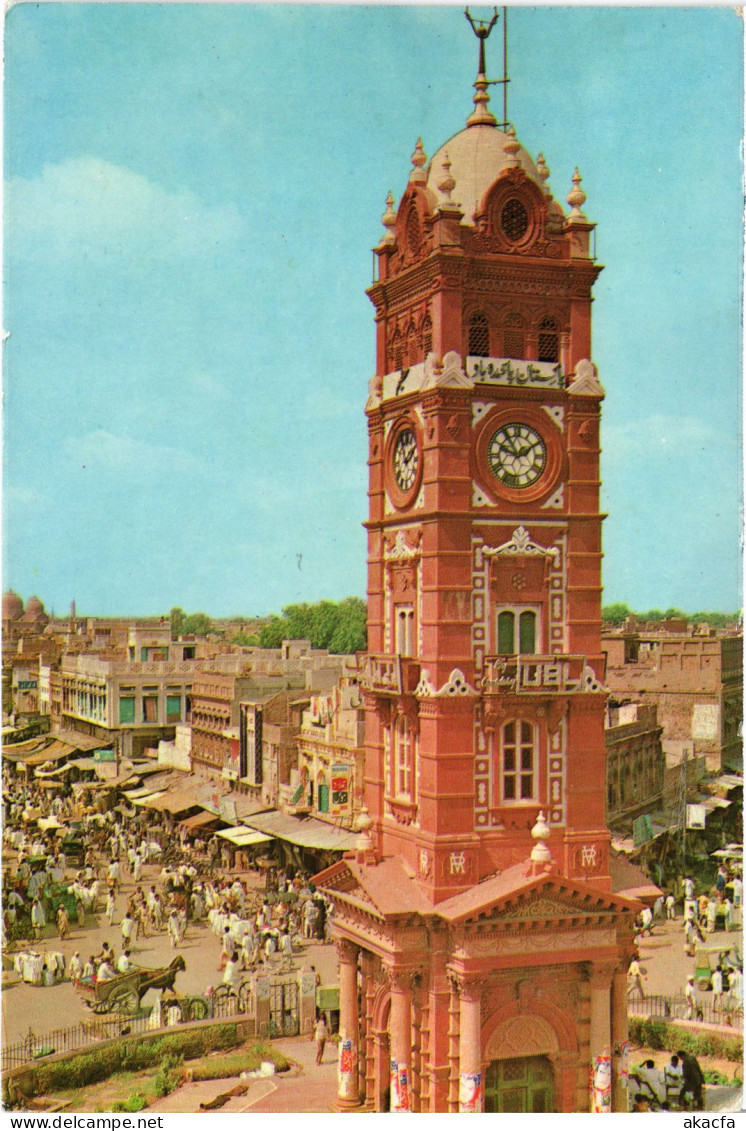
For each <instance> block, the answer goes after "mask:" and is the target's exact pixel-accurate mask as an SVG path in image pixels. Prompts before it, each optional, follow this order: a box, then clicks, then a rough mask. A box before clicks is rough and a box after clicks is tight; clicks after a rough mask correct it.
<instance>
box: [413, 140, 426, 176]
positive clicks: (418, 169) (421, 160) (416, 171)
mask: <svg viewBox="0 0 746 1131" xmlns="http://www.w3.org/2000/svg"><path fill="white" fill-rule="evenodd" d="M411 161H412V165H413V166H414V168H413V169H412V172H411V173H410V174H409V179H410V181H415V182H417V183H419V184H424V183H425V181H426V180H427V173H426V172H425V170H424V168H423V166H424V165H426V164H427V154H426V153H425V150H424V149H423V148H422V138H421V137H418V138H417V144H416V145H415V147H414V153H413V154H412V157H411Z"/></svg>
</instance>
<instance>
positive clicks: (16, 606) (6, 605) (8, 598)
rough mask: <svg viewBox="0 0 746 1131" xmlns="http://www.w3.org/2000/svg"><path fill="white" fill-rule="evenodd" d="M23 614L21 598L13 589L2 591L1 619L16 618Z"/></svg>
mask: <svg viewBox="0 0 746 1131" xmlns="http://www.w3.org/2000/svg"><path fill="white" fill-rule="evenodd" d="M22 615H23V600H22V599H21V598H20V597H19V596H18V594H17V593H16V592H15V591H14V590H13V589H9V590H8V592H7V593H3V620H16V618H17V617H20V616H22Z"/></svg>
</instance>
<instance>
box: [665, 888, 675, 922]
mask: <svg viewBox="0 0 746 1131" xmlns="http://www.w3.org/2000/svg"><path fill="white" fill-rule="evenodd" d="M666 918H667V919H675V918H676V900H675V899H674V897H673V892H669V893H668V895H667V896H666Z"/></svg>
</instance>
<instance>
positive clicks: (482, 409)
mask: <svg viewBox="0 0 746 1131" xmlns="http://www.w3.org/2000/svg"><path fill="white" fill-rule="evenodd" d="M491 408H492V405H489V404H484V403H483V402H482V401H472V405H471V422H472V425H474V424H477V423H478V422H479V421H480V420H481V419H482V417H483V416H484V414H485V413H486V412H489V410H490V409H491Z"/></svg>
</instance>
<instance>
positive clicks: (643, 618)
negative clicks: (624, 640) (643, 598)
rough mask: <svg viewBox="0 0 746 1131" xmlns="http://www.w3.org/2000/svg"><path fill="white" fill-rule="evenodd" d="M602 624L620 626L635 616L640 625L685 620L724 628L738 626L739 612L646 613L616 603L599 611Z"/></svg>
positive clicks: (674, 610)
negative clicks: (731, 625)
mask: <svg viewBox="0 0 746 1131" xmlns="http://www.w3.org/2000/svg"><path fill="white" fill-rule="evenodd" d="M601 616H602V618H603V621H604V624H611V625H614V626H621V625H623V624H624V622H625V621H626V619H627V617H630V616H635V617H637V619H638V621H639V622H640V623H641V624H644V623H646V622H648V623H649V622H653V621H662V620H685V621H687V622H688V623H689V624H709V625H712V627H713V628H725V627H726V626H727V625H729V624H740V622H741V612H740V610H739V611H738V612H735V613H721V612H698V613H685V612H683V611H682V610H681V609H676V608H673V607H672V608H669V609H666V611H665V612H662V611H661V610H660V609H648V610H647V611H646V612H639V613H638V612H635V610H634V609H630V608H629V606H628V605H624V604H622V603H621V602H617V603H616V604H613V605H604V607H603V609H602V610H601Z"/></svg>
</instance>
